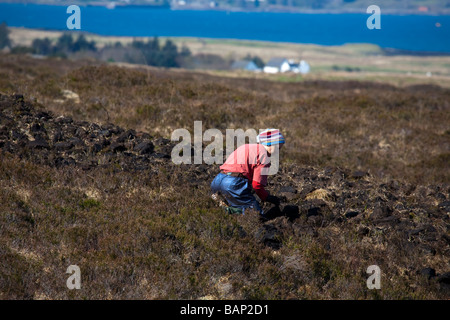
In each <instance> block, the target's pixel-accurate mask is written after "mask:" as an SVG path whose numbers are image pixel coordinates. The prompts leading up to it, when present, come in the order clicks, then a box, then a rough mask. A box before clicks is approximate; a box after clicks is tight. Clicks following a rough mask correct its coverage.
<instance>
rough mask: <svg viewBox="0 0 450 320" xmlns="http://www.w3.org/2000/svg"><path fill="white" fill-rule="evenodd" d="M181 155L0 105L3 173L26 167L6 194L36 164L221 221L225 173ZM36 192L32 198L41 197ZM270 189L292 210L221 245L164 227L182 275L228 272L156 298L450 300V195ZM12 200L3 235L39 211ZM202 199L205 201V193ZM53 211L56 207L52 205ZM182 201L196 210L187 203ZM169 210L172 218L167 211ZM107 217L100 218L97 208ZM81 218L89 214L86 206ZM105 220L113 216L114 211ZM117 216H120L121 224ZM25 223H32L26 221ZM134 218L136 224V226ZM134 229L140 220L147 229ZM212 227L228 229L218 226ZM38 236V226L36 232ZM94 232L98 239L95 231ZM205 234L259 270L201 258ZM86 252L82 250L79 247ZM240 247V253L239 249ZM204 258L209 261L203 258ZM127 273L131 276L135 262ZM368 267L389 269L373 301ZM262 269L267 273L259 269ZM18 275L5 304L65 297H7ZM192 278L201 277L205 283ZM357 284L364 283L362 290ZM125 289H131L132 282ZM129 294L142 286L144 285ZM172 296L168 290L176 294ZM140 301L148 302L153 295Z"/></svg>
mask: <svg viewBox="0 0 450 320" xmlns="http://www.w3.org/2000/svg"><path fill="white" fill-rule="evenodd" d="M173 145H174V143H173V142H171V141H170V140H168V139H164V138H155V137H153V136H151V135H150V134H148V133H145V132H139V131H135V130H126V129H123V128H121V127H119V126H117V125H114V124H96V123H93V122H88V121H77V120H73V119H72V118H70V117H68V116H62V115H58V114H54V113H53V112H51V111H48V110H46V108H45V107H44V106H42V105H39V104H37V103H31V102H29V101H27V99H25V98H24V97H23V96H22V95H20V94H15V95H0V154H1V157H2V159H3V160H2V162H3V161H4V165H5V166H6V165H10V166H13V164H12V163H13V162H17V166H18V167H17V168H15V169H14V170H13V172H16V173H11V174H10V175H8V177H6V176H3V177H2V178H1V179H2V180H3V186H5V185H7V184H14V183H15V182H14V181H15V180H14V181H13V180H12V179H13V178H12V177H14V174H17V175H18V174H19V173H18V172H19V171H18V170H20V169H19V167H20V166H22V164H23V163H25V164H27V163H31V164H32V165H33V166H38V168H41V167H42V168H50V169H49V170H53V171H51V172H53V174H55V172H65V171H64V170H75V171H70V172H77V173H76V174H78V175H84V176H90V175H92V176H95V177H96V176H98V175H100V174H101V173H99V172H105V170H107V171H108V172H110V173H111V176H109V177H110V178H109V179H112V178H111V177H113V176H114V175H116V174H117V175H119V176H120V175H121V174H122V175H127V177H131V178H130V179H132V178H133V177H137V176H138V175H142V174H145V175H146V177H147V178H146V179H149V180H148V181H149V183H150V184H151V183H152V182H151V181H153V180H152V179H159V180H158V185H159V186H163V187H165V188H167V189H169V190H172V192H180V191H179V190H180V189H177V188H178V185H179V186H183V188H186V190H189V191H187V194H188V195H191V197H192V196H193V195H194V196H195V195H196V199H197V200H196V201H197V204H196V205H197V208H198V209H197V211H196V209H195V208H196V207H195V204H189V205H187V204H186V203H183V202H179V201H182V200H180V199H178V200H174V199H171V196H170V195H169V196H168V197H167V198H165V199H163V198H159V204H158V205H161V206H162V202H164V201H166V202H167V206H168V208H169V209H167V212H171V210H172V211H173V210H176V211H177V212H178V213H177V214H175V215H174V216H169V217H168V218H167V219H169V220H170V219H177V215H178V216H179V215H180V213H179V210H182V209H181V208H182V207H183V206H186V207H190V208H191V209H192V210H191V212H190V214H189V216H188V218H186V219H188V220H187V221H188V222H189V221H191V220H189V219H194V218H193V216H198V215H201V213H200V212H204V210H207V211H208V210H209V211H210V212H213V214H214V215H216V216H219V215H221V214H224V213H223V212H221V211H220V209H218V208H217V209H211V208H213V207H214V204H213V203H212V202H211V200H210V199H209V197H208V188H209V183H210V181H211V180H212V178H213V177H214V175H215V174H216V173H217V171H218V167H217V166H207V165H205V164H203V165H181V166H177V165H175V164H173V163H172V162H171V160H170V158H171V150H172V147H173ZM11 157H12V158H11ZM7 159H12V160H7ZM7 161H9V162H7ZM11 161H12V162H11ZM19 164H20V165H19ZM27 166H28V165H24V167H23V168H24V169H23V170H26V168H27ZM3 170H4V171H2V172H6V171H5V170H6V169H3ZM43 170H44V169H43ZM45 170H47V169H45ZM102 170H103V171H102ZM162 172H164V174H165V175H167V179H169V177H171V179H173V177H174V176H176V178H177V180H176V181H177V183H175V184H172V185H170V182H164V183H166V185H164V183H163V182H161V181H162V180H160V179H161V178H158V177H159V176H158V175H161V173H162ZM152 177H154V178H152ZM8 179H9V180H8ZM167 181H169V180H167ZM170 181H174V180H170ZM97 185H99V184H97ZM29 187H31V188H32V185H31V186H29ZM36 188H37V187H36ZM268 189H269V190H271V191H272V192H273V193H275V194H277V195H280V196H284V197H285V199H286V202H284V203H283V204H282V205H281V206H280V207H279V208H278V207H270V206H266V208H265V209H266V210H267V217H266V218H265V219H258V218H254V217H241V218H239V217H230V218H226V219H232V220H227V221H225V222H224V224H223V225H222V226H217V228H219V229H220V230H219V231H218V233H217V234H216V233H214V232H213V231H211V232H213V233H211V234H210V235H209V236H208V237H210V238H211V239H209V238H204V237H206V236H205V235H203V233H202V232H203V231H204V230H206V229H207V228H204V227H205V226H208V224H207V222H204V224H200V225H201V226H202V227H201V228H204V230H202V231H201V232H200V231H199V230H198V229H197V228H199V227H198V226H195V225H194V226H191V227H190V225H191V224H190V223H187V224H185V225H181V226H177V227H173V228H174V229H173V230H170V228H169V227H170V226H169V227H167V228H168V229H167V230H168V231H167V232H166V234H165V235H164V236H162V238H158V237H157V236H155V235H153V236H150V238H151V237H153V238H154V239H157V240H154V241H157V242H158V241H163V242H164V243H165V244H160V245H161V246H162V247H164V246H165V245H166V244H167V243H169V244H170V249H169V251H170V254H171V255H173V256H174V258H173V259H174V260H173V261H175V262H171V263H169V265H172V264H174V265H177V264H180V266H179V267H180V268H181V267H183V266H186V265H187V264H191V263H192V261H195V265H196V266H197V268H200V269H201V266H202V263H203V264H204V265H205V266H209V267H208V268H210V267H211V265H217V264H223V267H222V269H224V270H222V269H220V268H219V269H220V270H221V271H214V272H213V271H206V270H203V271H202V272H203V274H200V275H199V278H200V279H208V280H204V281H206V282H202V281H200V280H198V279H197V278H196V279H194V280H192V282H191V283H190V284H186V287H183V290H184V291H183V290H181V289H180V288H177V289H174V288H176V285H173V284H172V287H173V288H172V291H170V290H169V289H166V291H164V290H163V289H160V290H159V291H158V290H156V292H153V297H176V298H180V297H181V298H195V299H197V298H202V297H203V298H205V297H206V298H208V297H213V298H278V299H286V298H294V299H297V298H327V297H328V298H329V297H337V298H386V299H389V298H394V299H395V298H408V297H409V298H425V299H427V298H438V299H441V298H448V297H449V293H450V291H449V288H450V265H449V256H450V236H449V232H450V221H449V218H450V215H449V214H450V198H449V192H450V186H449V185H448V184H446V183H440V184H432V185H415V184H410V183H407V182H401V181H397V180H389V181H388V182H386V181H381V180H380V179H375V178H374V177H372V176H371V174H370V173H369V172H366V171H355V170H349V169H346V168H341V167H332V166H325V167H309V166H300V165H299V164H296V163H287V164H283V165H282V166H281V170H280V172H279V173H278V174H277V175H275V176H273V177H271V178H270V179H269V186H268ZM5 190H7V189H5V188H2V193H3V196H4V197H3V200H4V201H5V199H9V200H7V201H10V203H8V204H4V205H3V207H4V208H3V209H4V210H3V212H2V215H3V218H2V220H3V221H2V223H6V221H7V220H5V219H6V215H8V214H11V212H22V213H21V214H19V213H17V214H18V215H19V216H23V214H24V213H23V211H25V212H26V211H27V210H29V211H30V209H23V208H24V207H25V208H26V207H27V206H29V207H32V208H33V205H32V204H31V203H32V202H31V200H29V198H27V199H28V200H27V199H26V200H23V201H19V200H17V199H16V200H10V198H7V197H6V195H7V192H6V191H5ZM98 190H100V191H99V192H100V193H102V194H103V193H107V191H104V189H102V188H101V186H100V187H98ZM196 190H198V191H197V193H196ZM32 193H33V192H32ZM113 194H114V195H115V196H116V197H121V194H120V193H114V191H113ZM91 197H92V196H91ZM101 198H102V197H101V196H100V197H96V199H97V200H98V199H101ZM27 201H28V202H27ZM35 201H36V205H35V208H38V207H39V204H37V201H38V199H36V200H35ZM48 201H50V202H51V200H48ZM99 201H100V202H102V203H103V202H105V203H106V202H107V201H106V200H99ZM171 201H172V202H173V201H178V202H177V203H176V206H177V208H178V209H174V208H176V207H175V205H174V204H170V202H171ZM184 201H188V200H186V199H184ZM13 203H15V204H13ZM202 203H204V204H205V206H206V209H205V208H201V207H202ZM158 205H155V207H153V209H152V208H148V209H147V210H149V212H148V215H150V216H151V215H155V216H158V217H159V218H158V219H165V218H164V215H163V213H162V212H164V209H161V208H162V207H161V208H159V207H157V206H158ZM171 205H173V206H172V207H170V206H171ZM21 206H22V209H21ZM105 206H107V204H105ZM93 207H95V205H93ZM99 207H100V208H101V206H100V205H99ZM158 208H159V209H158ZM170 208H172V209H170ZM83 209H86V207H85V206H84V207H83ZM88 209H89V208H88ZM108 210H109V211H111V210H113V209H112V208H111V207H108ZM31 211H32V212H35V214H36V212H41V213H40V214H42V215H45V214H44V213H43V211H45V210H42V209H41V210H38V209H34V210H33V209H31ZM88 211H89V210H88ZM61 214H62V215H63V214H65V213H61ZM112 214H114V215H116V214H119V213H118V212H112ZM25 216H27V214H26V213H25ZM137 216H139V215H138V214H136V217H137ZM136 217H134V218H133V219H140V218H136ZM197 218H198V217H196V218H195V219H197ZM87 219H91V218H87ZM180 219H181V218H180ZM198 219H200V218H198ZM216 219H219V218H216ZM220 219H222V218H220ZM19 220H20V219H19ZM25 220H26V219H25ZM37 220H38V219H37V218H36V221H37ZM8 221H10V220H8ZM222 222H223V221H222ZM10 223H12V224H14V223H16V222H14V221H13V222H10ZM17 223H18V222H17ZM161 223H165V222H164V221H163V222H161ZM174 223H175V224H176V223H177V222H174ZM202 223H203V222H202ZM211 223H219V222H218V221H215V222H214V220H213V222H211ZM37 224H38V225H39V222H37ZM210 227H211V228H212V230H214V228H215V227H213V226H208V228H210ZM8 228H14V226H8V227H6V229H5V228H3V229H2V228H0V235H1V237H2V244H5V247H4V248H3V249H1V250H3V251H4V252H3V254H5V255H7V254H10V255H12V257H15V256H14V255H13V254H12V252H13V251H11V250H13V249H11V250H10V249H7V248H13V247H14V243H15V240H14V237H15V236H17V235H20V232H19V231H20V228H19V227H18V228H19V229H17V230H19V231H17V230H16V231H17V232H19V233H14V232H16V231H14V232H13V231H10V229H8ZM86 228H94V227H93V226H91V225H89V223H87V225H86ZM100 228H103V227H100ZM105 228H107V227H105ZM177 228H178V229H177ZM192 228H193V229H192ZM191 229H192V230H193V231H192V230H191ZM14 230H15V229H14ZM105 230H106V229H105ZM198 231H199V232H200V233H198V235H197V238H195V239H196V241H200V242H202V241H218V242H221V241H225V243H228V242H227V241H231V240H230V239H231V238H233V239H234V240H233V241H241V242H245V241H249V243H251V245H248V246H247V247H245V250H250V251H251V250H254V248H259V249H257V250H261V252H262V253H261V254H262V255H263V256H262V257H263V258H261V257H259V256H258V257H254V258H251V257H253V256H252V255H251V254H250V253H248V254H247V255H244V256H242V257H240V259H239V262H237V261H234V260H233V261H232V260H230V259H232V258H230V257H228V258H224V256H223V254H224V253H221V251H220V249H219V248H215V247H214V250H215V251H214V250H213V249H211V248H213V247H212V246H213V245H212V244H211V247H210V248H209V249H207V248H203V249H199V247H202V244H200V243H199V244H194V243H192V242H191V240H188V235H189V233H190V232H191V233H192V234H197V233H196V232H198ZM130 232H131V231H130ZM155 232H156V231H155ZM158 232H159V231H158ZM181 235H183V236H181ZM101 238H102V237H101V235H98V237H97V238H96V239H98V240H96V241H97V249H95V250H100V249H98V248H101V247H102V243H106V240H104V242H102V241H101V240H99V239H101ZM158 239H159V240H158ZM205 239H209V240H205ZM77 241H81V242H83V241H85V240H80V239H79V238H78V240H77ZM194 242H195V241H194ZM208 243H209V242H208ZM233 243H234V245H236V243H235V242H233ZM242 245H244V244H242ZM116 246H120V242H119V243H116ZM230 246H231V245H230ZM255 246H256V247H255ZM2 247H3V246H2ZM89 248H90V247H89ZM5 250H6V251H5ZM8 250H9V251H8ZM29 250H30V251H32V252H33V251H36V252H39V251H40V252H41V254H42V255H43V256H45V254H46V253H45V252H46V247H45V242H44V243H41V244H40V247H39V248H38V247H33V246H31V247H29ZM48 250H50V248H48ZM104 250H105V251H104V254H109V253H111V252H110V251H108V249H104ZM109 250H112V249H109ZM224 250H225V249H224ZM100 251H101V250H100ZM105 252H106V253H105ZM108 252H109V253H108ZM206 252H207V253H208V254H209V255H212V257H210V256H208V257H210V258H205V255H206ZM211 252H213V253H211ZM80 254H81V253H80ZM158 254H163V252H159V253H157V254H156V256H155V257H156V258H155V257H154V258H153V259H157V257H158ZM186 255H187V256H189V257H190V258H188V261H190V262H186V261H184V260H180V257H183V256H184V257H185V256H186ZM192 256H196V258H192ZM94 257H97V256H94ZM221 257H222V258H221ZM91 258H92V257H91ZM11 259H12V260H10V261H15V260H14V259H15V258H11ZM52 259H56V258H54V257H53V258H51V259H50V258H48V259H44V258H42V261H43V266H42V268H44V269H45V266H47V267H51V266H53V265H54V264H55V262H52V261H53V260H52ZM96 259H97V260H96ZM99 259H100V258H99V257H97V258H95V259H94V262H93V263H95V261H97V263H100V262H99V261H100V260H99ZM192 259H194V260H192ZM208 259H209V260H208ZM252 259H253V260H252ZM55 261H56V260H55ZM11 263H12V262H11ZM129 263H130V264H131V265H133V262H129ZM154 264H155V263H154ZM154 264H153V265H154ZM370 264H377V265H380V268H381V270H382V272H384V273H383V277H382V285H383V289H384V291H383V289H381V290H380V291H379V292H378V293H371V292H368V291H367V289H365V282H364V279H365V278H366V277H367V276H366V275H365V268H367V266H369V265H370ZM11 265H12V264H11ZM258 265H259V267H258ZM227 266H228V267H227ZM263 266H264V268H265V269H264V270H260V269H258V268H263ZM9 267H10V265H8V263H6V264H5V263H2V264H0V284H2V285H1V286H0V288H2V289H0V292H2V295H3V297H4V298H9V297H14V296H16V297H22V298H24V297H25V298H39V296H38V295H37V294H36V292H45V293H41V294H42V295H44V297H47V298H54V297H67V296H65V295H64V294H61V293H54V292H53V291H52V290H50V289H48V288H49V287H51V285H50V284H46V283H45V281H44V280H39V281H41V285H40V286H39V285H38V286H37V287H36V285H34V286H32V288H33V289H30V290H31V291H27V290H25V291H26V293H27V294H26V295H25V294H24V292H25V291H24V290H23V289H20V288H16V289H14V290H15V291H14V290H13V289H9V290H8V289H4V288H14V286H18V284H14V283H13V280H11V279H10V278H9V276H8V275H10V274H11V271H10V269H9ZM36 268H38V271H36V274H34V275H33V276H30V277H31V279H34V280H36V278H37V279H41V276H40V272H41V269H40V268H41V267H36ZM255 268H256V269H255ZM165 270H166V271H165V272H168V273H169V274H171V273H172V272H175V270H178V269H171V267H167V269H165ZM190 270H191V272H192V274H197V273H196V272H199V271H192V269H190ZM253 272H256V273H257V274H258V275H259V276H258V278H257V279H255V278H254V277H253V276H252V275H250V273H253ZM353 274H356V276H355V277H356V278H354V277H353ZM264 276H267V277H268V278H267V279H270V281H269V280H267V281H266V280H264V279H262V278H263V277H264ZM118 277H119V278H120V277H122V278H127V277H128V278H129V276H124V275H122V276H118ZM293 277H294V278H293ZM44 278H45V277H44ZM211 279H215V280H211ZM233 279H234V280H233ZM243 279H245V280H243ZM27 281H28V280H27ZM30 281H31V280H30ZM124 281H125V280H124ZM155 281H156V282H158V281H159V282H158V283H160V284H159V288H162V286H163V285H162V283H164V280H162V279H159V280H158V279H155ZM25 282H26V281H25ZM125 282H126V281H125ZM286 283H289V285H288V287H289V289H281V288H282V287H283V286H286ZM294 284H295V285H294ZM127 285H130V286H131V287H136V286H139V285H138V284H136V283H132V284H127ZM166 285H167V286H170V285H169V284H167V282H166ZM291 286H292V287H291ZM45 287H47V289H45ZM141 287H142V283H141ZM191 287H195V288H197V289H196V290H193V289H192V290H191V289H189V288H191ZM269 287H271V289H269ZM208 288H209V289H208ZM352 288H353V289H352ZM177 290H178V291H177ZM285 290H287V291H285ZM343 291H346V292H347V294H346V293H343ZM99 292H101V293H99ZM168 292H169V293H168ZM170 292H171V293H170ZM174 292H178V293H174ZM213 292H214V293H213ZM333 292H334V293H333ZM104 294H105V293H104V292H103V291H96V290H94V289H92V290H91V291H90V292H89V293H86V296H85V297H88V298H95V296H98V295H99V296H103V295H104ZM110 294H111V293H110ZM138 296H139V297H146V295H145V294H141V295H138ZM112 297H113V298H122V297H124V296H123V295H122V294H121V293H119V291H113V293H112Z"/></svg>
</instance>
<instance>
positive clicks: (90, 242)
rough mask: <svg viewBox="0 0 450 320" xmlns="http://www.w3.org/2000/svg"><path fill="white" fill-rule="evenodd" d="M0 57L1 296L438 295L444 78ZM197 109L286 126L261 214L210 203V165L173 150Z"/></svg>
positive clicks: (229, 124)
mask: <svg viewBox="0 0 450 320" xmlns="http://www.w3.org/2000/svg"><path fill="white" fill-rule="evenodd" d="M0 74H1V77H0V92H1V94H0V157H1V161H0V203H1V213H0V257H1V259H0V298H1V299H208V298H214V299H448V297H449V278H450V275H449V271H450V263H449V261H450V260H449V253H450V251H449V249H450V248H449V244H450V236H449V227H450V224H449V208H450V205H449V191H450V186H449V172H450V171H449V163H450V162H449V146H450V145H449V143H450V132H449V127H448V124H449V123H450V119H449V117H450V116H449V115H450V112H449V98H450V91H449V90H448V89H443V88H440V87H435V86H427V85H423V86H415V87H404V88H402V87H394V86H390V85H384V84H378V83H369V82H367V83H366V82H352V81H345V82H344V81H342V82H339V81H336V82H333V81H317V82H314V81H303V82H299V83H281V82H273V81H268V80H255V79H244V78H238V79H235V78H234V79H229V78H225V77H217V76H210V75H205V74H201V73H195V72H187V71H173V70H162V69H154V68H145V69H142V70H141V69H131V68H126V67H118V66H113V65H104V64H97V63H94V62H91V61H81V62H80V61H78V62H73V61H67V60H55V59H43V60H37V59H32V58H29V57H26V56H20V55H5V54H3V55H0ZM63 90H70V91H72V92H74V93H76V94H77V95H78V96H79V100H80V101H79V102H77V101H76V98H73V97H72V98H70V97H68V96H67V95H66V96H65V95H64V92H63ZM14 94H22V95H23V97H22V96H20V95H14ZM61 115H63V116H64V117H60V116H61ZM198 120H200V121H203V129H204V130H206V129H208V128H219V129H221V130H223V131H225V129H227V128H235V129H237V128H242V129H244V130H246V129H249V128H253V129H256V130H258V129H263V128H266V127H276V128H280V130H281V131H282V132H283V133H284V134H285V136H286V138H287V144H286V148H284V149H283V151H282V166H281V169H280V172H279V173H278V174H277V175H275V176H271V177H270V179H269V188H268V189H269V190H271V191H273V192H274V193H276V194H279V195H284V196H285V197H286V198H287V200H288V202H287V203H283V205H282V206H281V208H280V209H276V208H270V207H268V208H266V209H268V210H269V214H271V215H272V216H271V219H269V220H268V221H262V220H260V219H259V217H258V216H256V215H255V214H254V213H249V214H247V215H245V216H236V215H227V214H225V212H224V211H223V210H222V209H221V208H218V207H217V206H216V205H215V203H214V202H213V201H212V199H211V198H210V196H209V184H210V182H211V180H212V179H213V177H214V175H215V174H217V172H218V165H213V166H207V165H204V164H203V165H180V166H177V165H174V164H172V162H171V161H170V151H171V147H172V146H173V143H170V142H169V141H168V140H165V139H170V135H171V133H172V131H173V130H174V129H177V128H187V129H188V130H190V131H191V132H192V130H193V124H194V121H198ZM110 123H112V124H114V125H111V124H110ZM164 138H165V139H164ZM142 146H144V147H146V148H147V149H143V147H142ZM72 264H75V265H78V266H79V267H80V269H81V281H82V283H81V289H80V290H69V289H68V288H67V287H66V280H67V278H68V276H69V275H68V274H66V273H65V271H66V269H67V267H68V266H69V265H72ZM374 264H375V265H378V266H379V267H380V269H381V272H382V276H381V289H380V290H369V289H368V288H367V286H366V280H367V278H368V276H369V275H368V274H366V269H367V267H368V266H369V265H374ZM426 268H432V269H434V270H435V272H436V276H433V274H432V273H430V272H429V270H430V269H426ZM427 270H428V271H427Z"/></svg>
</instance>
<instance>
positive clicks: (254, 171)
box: [220, 144, 270, 201]
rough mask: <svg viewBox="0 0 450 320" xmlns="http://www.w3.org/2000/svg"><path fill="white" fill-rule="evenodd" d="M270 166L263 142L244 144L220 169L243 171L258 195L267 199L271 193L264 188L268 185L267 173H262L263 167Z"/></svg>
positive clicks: (262, 198)
mask: <svg viewBox="0 0 450 320" xmlns="http://www.w3.org/2000/svg"><path fill="white" fill-rule="evenodd" d="M268 167H270V159H269V157H268V155H267V151H266V149H265V148H264V146H263V145H261V144H244V145H242V146H240V147H239V148H237V149H236V150H234V151H233V153H232V154H230V156H229V157H228V159H227V160H226V161H225V163H224V164H223V165H221V166H220V169H221V170H223V171H225V172H239V173H242V174H243V175H244V176H245V177H246V178H247V179H248V180H249V181H252V187H253V189H254V190H255V192H256V194H257V195H258V197H259V198H260V199H261V200H262V201H265V200H266V198H267V196H268V195H269V193H268V192H267V191H266V190H265V189H264V187H265V186H267V175H264V174H262V172H261V170H262V169H263V168H268Z"/></svg>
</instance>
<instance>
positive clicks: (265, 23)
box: [0, 3, 450, 53]
mask: <svg viewBox="0 0 450 320" xmlns="http://www.w3.org/2000/svg"><path fill="white" fill-rule="evenodd" d="M66 9H67V7H64V6H50V5H35V4H8V3H0V22H2V21H6V23H7V24H8V25H9V26H14V27H27V28H41V29H52V30H67V27H66V21H67V18H68V17H69V16H70V14H68V13H66ZM381 13H382V14H381V29H380V30H376V29H374V30H369V29H368V28H367V26H366V21H367V19H368V17H369V16H370V14H300V13H269V12H226V11H190V10H189V11H188V10H183V11H177V10H170V9H169V8H164V9H155V8H149V7H133V8H116V9H114V10H110V9H107V8H105V7H90V6H86V7H81V31H86V32H91V33H97V34H100V35H117V36H189V37H206V38H227V39H248V40H265V41H276V42H294V43H313V44H321V45H341V44H345V43H373V44H377V45H379V46H381V47H384V48H396V49H403V50H412V51H430V52H445V53H450V16H429V15H385V14H383V9H382V8H381Z"/></svg>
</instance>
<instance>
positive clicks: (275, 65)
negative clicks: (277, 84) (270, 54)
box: [264, 58, 291, 73]
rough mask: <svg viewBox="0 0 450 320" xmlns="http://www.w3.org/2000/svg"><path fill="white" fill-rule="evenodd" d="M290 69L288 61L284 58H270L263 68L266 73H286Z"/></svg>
mask: <svg viewBox="0 0 450 320" xmlns="http://www.w3.org/2000/svg"><path fill="white" fill-rule="evenodd" d="M290 69H291V66H290V65H289V61H288V60H287V59H286V58H272V59H270V60H269V62H267V64H266V65H265V66H264V72H266V73H278V72H287V71H289V70H290Z"/></svg>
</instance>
